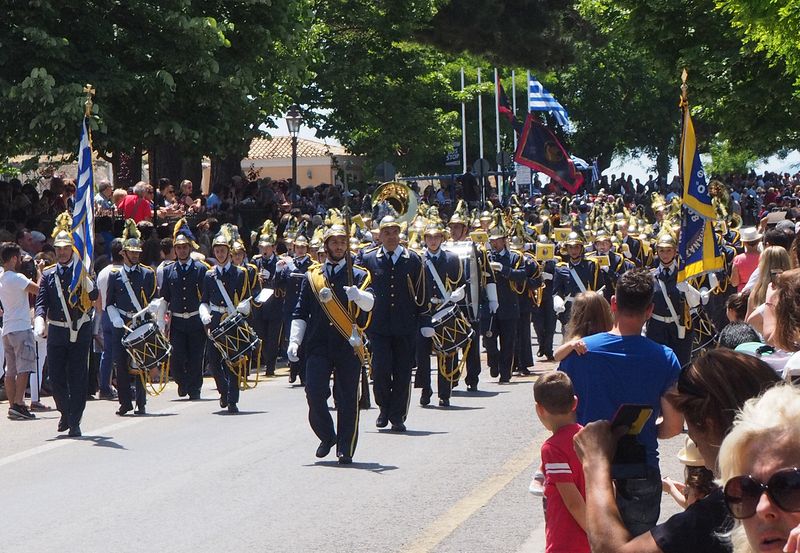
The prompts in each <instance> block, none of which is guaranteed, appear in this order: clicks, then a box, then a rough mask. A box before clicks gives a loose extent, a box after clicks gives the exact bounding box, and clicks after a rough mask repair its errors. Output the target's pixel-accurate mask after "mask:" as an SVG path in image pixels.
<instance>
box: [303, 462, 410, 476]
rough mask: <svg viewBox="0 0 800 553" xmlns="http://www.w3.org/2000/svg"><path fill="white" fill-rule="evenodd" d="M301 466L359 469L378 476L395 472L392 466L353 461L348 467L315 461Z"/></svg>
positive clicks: (337, 463)
mask: <svg viewBox="0 0 800 553" xmlns="http://www.w3.org/2000/svg"><path fill="white" fill-rule="evenodd" d="M303 466H304V467H328V468H340V469H359V470H368V471H370V472H374V473H377V474H380V473H382V472H387V471H390V470H397V467H396V466H394V465H382V464H380V463H360V462H358V461H354V462H353V463H351V464H349V465H340V464H339V461H317V462H316V463H312V464H310V465H303Z"/></svg>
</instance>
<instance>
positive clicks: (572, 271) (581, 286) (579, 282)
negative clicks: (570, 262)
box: [569, 267, 586, 292]
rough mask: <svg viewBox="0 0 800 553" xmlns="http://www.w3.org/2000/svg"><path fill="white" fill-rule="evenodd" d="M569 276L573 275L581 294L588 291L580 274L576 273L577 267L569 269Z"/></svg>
mask: <svg viewBox="0 0 800 553" xmlns="http://www.w3.org/2000/svg"><path fill="white" fill-rule="evenodd" d="M569 274H571V275H572V280H573V281H575V284H576V286H577V287H578V290H580V291H581V292H585V291H586V285H585V284H584V283H583V281H582V280H581V277H579V276H578V273H576V272H575V267H570V268H569Z"/></svg>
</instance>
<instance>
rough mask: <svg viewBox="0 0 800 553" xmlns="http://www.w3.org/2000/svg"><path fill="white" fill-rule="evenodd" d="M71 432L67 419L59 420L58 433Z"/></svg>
mask: <svg viewBox="0 0 800 553" xmlns="http://www.w3.org/2000/svg"><path fill="white" fill-rule="evenodd" d="M66 430H69V424H68V423H67V417H61V418H60V419H58V431H59V432H64V431H66Z"/></svg>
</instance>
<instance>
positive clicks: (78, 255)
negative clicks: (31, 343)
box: [69, 117, 94, 305]
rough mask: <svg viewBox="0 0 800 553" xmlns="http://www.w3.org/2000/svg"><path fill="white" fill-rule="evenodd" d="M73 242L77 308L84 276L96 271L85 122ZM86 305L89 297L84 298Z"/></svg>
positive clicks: (88, 138) (72, 292)
mask: <svg viewBox="0 0 800 553" xmlns="http://www.w3.org/2000/svg"><path fill="white" fill-rule="evenodd" d="M72 240H73V242H74V243H75V270H73V271H72V283H71V284H70V287H69V300H70V302H71V303H72V304H73V305H75V304H76V303H77V301H78V299H79V298H78V297H77V291H78V288H79V285H80V283H81V279H82V278H83V277H84V276H88V275H89V274H90V273H91V271H92V254H93V251H94V175H93V172H92V141H91V134H90V131H89V129H88V127H87V126H86V118H85V117H84V118H83V126H82V130H81V145H80V149H79V150H78V186H77V190H76V191H75V205H74V206H73V208H72ZM80 299H82V300H83V301H84V302H85V301H87V300H88V296H87V297H86V298H85V299H84V298H80Z"/></svg>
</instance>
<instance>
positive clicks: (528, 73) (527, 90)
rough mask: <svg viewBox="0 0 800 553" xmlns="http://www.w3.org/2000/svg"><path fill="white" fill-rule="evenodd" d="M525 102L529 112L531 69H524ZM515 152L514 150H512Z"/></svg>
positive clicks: (529, 186) (530, 191) (530, 189)
mask: <svg viewBox="0 0 800 553" xmlns="http://www.w3.org/2000/svg"><path fill="white" fill-rule="evenodd" d="M525 98H526V100H525V103H526V104H527V105H528V113H530V112H531V70H530V69H528V70H527V71H525ZM514 151H515V152H516V150H514ZM533 173H534V172H533V170H531V182H530V183H528V194H533Z"/></svg>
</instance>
